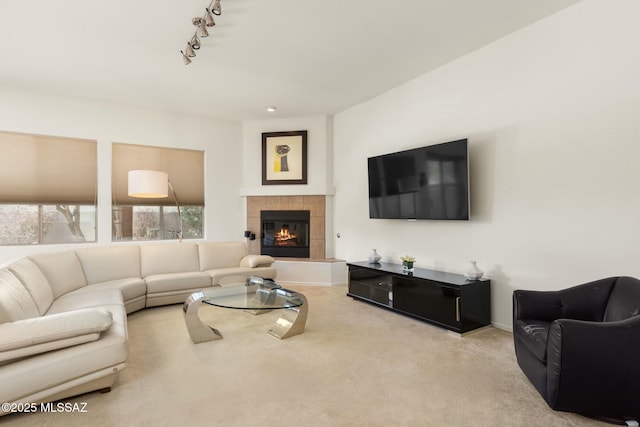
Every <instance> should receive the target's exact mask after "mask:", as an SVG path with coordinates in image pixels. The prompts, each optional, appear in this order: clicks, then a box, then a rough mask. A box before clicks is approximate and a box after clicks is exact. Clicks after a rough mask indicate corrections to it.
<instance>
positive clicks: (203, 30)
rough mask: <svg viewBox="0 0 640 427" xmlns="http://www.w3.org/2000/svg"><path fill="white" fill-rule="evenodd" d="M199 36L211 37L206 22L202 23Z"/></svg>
mask: <svg viewBox="0 0 640 427" xmlns="http://www.w3.org/2000/svg"><path fill="white" fill-rule="evenodd" d="M198 35H199V36H200V37H209V31H207V26H206V24H205V23H204V21H202V25H200V26H199V27H198Z"/></svg>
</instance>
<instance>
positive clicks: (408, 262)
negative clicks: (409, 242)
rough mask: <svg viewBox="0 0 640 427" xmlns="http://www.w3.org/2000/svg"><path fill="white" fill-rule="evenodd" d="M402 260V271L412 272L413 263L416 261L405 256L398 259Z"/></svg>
mask: <svg viewBox="0 0 640 427" xmlns="http://www.w3.org/2000/svg"><path fill="white" fill-rule="evenodd" d="M400 259H401V260H402V269H403V270H404V271H407V272H411V271H413V263H414V262H416V259H415V258H414V257H412V256H409V255H405V256H403V257H400Z"/></svg>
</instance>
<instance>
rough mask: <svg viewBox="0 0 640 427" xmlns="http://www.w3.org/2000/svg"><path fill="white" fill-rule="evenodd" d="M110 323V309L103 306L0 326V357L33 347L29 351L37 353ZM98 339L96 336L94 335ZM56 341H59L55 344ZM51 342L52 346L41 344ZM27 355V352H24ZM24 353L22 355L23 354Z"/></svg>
mask: <svg viewBox="0 0 640 427" xmlns="http://www.w3.org/2000/svg"><path fill="white" fill-rule="evenodd" d="M112 322H113V316H112V314H111V312H110V311H108V310H105V309H103V308H85V309H81V310H74V311H68V312H65V313H59V314H54V315H51V316H40V317H34V318H31V319H25V320H20V321H16V322H11V323H4V324H1V325H0V360H2V358H1V357H2V355H1V353H2V352H6V351H9V350H17V349H24V348H27V347H34V346H36V348H33V349H31V350H29V351H28V354H36V353H34V352H33V351H36V350H37V353H39V352H41V351H40V350H41V349H42V348H45V349H46V350H45V351H50V350H54V349H57V348H61V347H60V345H62V346H65V347H66V344H64V340H66V339H68V338H74V337H78V336H82V335H93V334H95V333H96V332H102V331H104V330H106V329H108V328H109V327H110V326H111V323H112ZM93 339H97V337H95V338H93ZM55 342H58V344H54V343H55ZM46 343H52V345H51V346H40V347H37V346H39V345H41V344H46ZM24 355H27V354H24ZM24 355H23V356H24Z"/></svg>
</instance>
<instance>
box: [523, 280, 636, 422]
mask: <svg viewBox="0 0 640 427" xmlns="http://www.w3.org/2000/svg"><path fill="white" fill-rule="evenodd" d="M513 338H514V345H515V351H516V358H517V360H518V365H520V368H521V369H522V371H523V372H524V373H525V375H526V376H527V378H529V380H530V381H531V383H532V384H533V385H534V386H535V388H536V389H537V390H538V392H539V393H540V394H541V395H542V397H543V399H544V400H545V401H546V402H547V404H548V405H549V406H550V407H551V408H553V409H555V410H560V411H568V412H576V413H580V414H583V415H587V416H591V417H596V418H601V419H603V420H607V421H611V422H618V421H619V422H624V421H627V420H640V280H638V279H635V278H632V277H610V278H606V279H601V280H596V281H593V282H589V283H585V284H582V285H578V286H574V287H571V288H568V289H564V290H560V291H549V292H540V291H524V290H517V291H514V293H513Z"/></svg>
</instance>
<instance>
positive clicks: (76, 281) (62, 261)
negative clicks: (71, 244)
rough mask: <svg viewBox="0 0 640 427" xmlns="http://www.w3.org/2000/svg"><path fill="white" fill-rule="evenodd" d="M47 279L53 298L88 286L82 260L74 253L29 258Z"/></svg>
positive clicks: (49, 254) (48, 254) (56, 253)
mask: <svg viewBox="0 0 640 427" xmlns="http://www.w3.org/2000/svg"><path fill="white" fill-rule="evenodd" d="M29 259H31V260H32V261H33V262H34V263H36V265H37V266H38V268H39V269H40V270H41V271H42V273H43V274H44V277H46V278H47V281H48V282H49V284H50V285H51V290H52V291H53V298H58V297H60V296H61V295H64V294H66V293H68V292H71V291H73V290H76V289H78V288H81V287H83V286H87V280H86V279H85V277H84V272H83V271H82V265H81V264H80V260H79V259H78V256H77V255H76V253H75V252H74V251H66V252H54V253H41V254H36V255H31V256H29Z"/></svg>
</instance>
